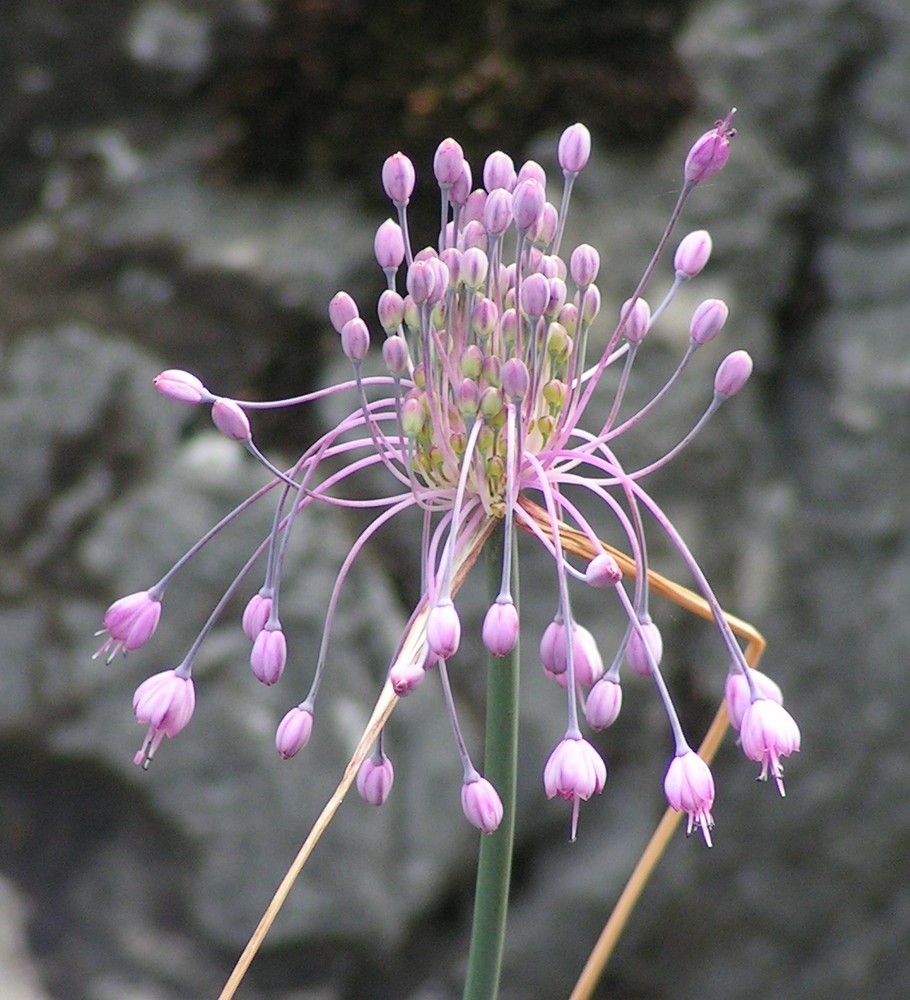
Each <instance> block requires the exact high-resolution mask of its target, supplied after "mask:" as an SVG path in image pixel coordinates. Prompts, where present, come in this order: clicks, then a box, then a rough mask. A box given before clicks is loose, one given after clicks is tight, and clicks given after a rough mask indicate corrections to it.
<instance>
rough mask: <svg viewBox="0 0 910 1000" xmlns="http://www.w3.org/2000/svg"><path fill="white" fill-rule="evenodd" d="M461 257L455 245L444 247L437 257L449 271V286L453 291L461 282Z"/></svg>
mask: <svg viewBox="0 0 910 1000" xmlns="http://www.w3.org/2000/svg"><path fill="white" fill-rule="evenodd" d="M461 258H462V253H461V251H460V250H457V249H456V248H455V247H446V248H445V250H443V251H442V253H441V254H440V255H439V259H440V260H441V261H442V263H443V264H444V265H445V268H446V270H447V271H448V272H449V288H450V289H451V290H452V291H455V289H456V288H458V286H459V284H460V283H461V280H462V277H461Z"/></svg>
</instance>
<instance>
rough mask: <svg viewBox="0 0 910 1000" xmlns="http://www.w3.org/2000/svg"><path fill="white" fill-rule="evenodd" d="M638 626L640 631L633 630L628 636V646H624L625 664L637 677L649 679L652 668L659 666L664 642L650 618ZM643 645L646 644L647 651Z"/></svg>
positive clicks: (637, 629)
mask: <svg viewBox="0 0 910 1000" xmlns="http://www.w3.org/2000/svg"><path fill="white" fill-rule="evenodd" d="M639 624H640V626H641V627H640V629H639V628H633V629H632V634H631V635H630V636H629V644H628V646H626V662H627V663H628V664H629V666H630V667H631V668H632V669H633V670H634V671H635V673H636V674H638V676H639V677H650V675H651V673H652V670H653V667H654V666H657V667H659V666H660V658H661V657H662V656H663V652H664V641H663V638H662V637H661V634H660V629H659V628H658V627H657V626H656V625H655V624H654V622H652V621H651V619H650V618H648V619H645V620H643V621H641V622H640V623H639ZM645 643H647V649H646V648H645ZM649 654H650V655H649ZM652 662H653V666H652Z"/></svg>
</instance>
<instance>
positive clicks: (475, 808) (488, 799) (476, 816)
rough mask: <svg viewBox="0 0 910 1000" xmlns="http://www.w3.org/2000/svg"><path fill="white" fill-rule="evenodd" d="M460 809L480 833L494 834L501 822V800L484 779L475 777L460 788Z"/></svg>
mask: <svg viewBox="0 0 910 1000" xmlns="http://www.w3.org/2000/svg"><path fill="white" fill-rule="evenodd" d="M461 808H462V811H463V812H464V815H465V819H467V821H468V822H469V823H470V824H471V826H476V827H477V829H478V830H480V832H481V833H487V834H489V833H494V832H495V831H496V829H497V827H498V826H499V824H500V823H501V822H502V800H501V799H500V797H499V795H498V794H497V793H496V789H495V788H494V787H493V786H492V785H491V784H490V782H489V781H487V779H486V778H481V777H479V776H476V777H475V778H474V779H473V780H471V781H466V782H465V783H464V784H463V785H462V786H461Z"/></svg>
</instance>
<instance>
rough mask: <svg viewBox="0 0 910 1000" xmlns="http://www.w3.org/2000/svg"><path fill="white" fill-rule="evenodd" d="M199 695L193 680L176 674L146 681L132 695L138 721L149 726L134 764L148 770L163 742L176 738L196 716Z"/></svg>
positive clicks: (165, 673) (165, 672) (172, 671)
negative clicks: (195, 710) (194, 715)
mask: <svg viewBox="0 0 910 1000" xmlns="http://www.w3.org/2000/svg"><path fill="white" fill-rule="evenodd" d="M195 707H196V692H195V689H194V687H193V681H192V678H190V677H189V676H184V674H183V673H178V672H177V670H164V671H162V672H161V673H160V674H155V675H154V676H153V677H149V678H148V680H145V681H143V682H142V683H141V684H140V685H139V687H138V688H136V693H135V694H134V695H133V712H134V713H135V715H136V721H137V722H142V723H146V724H147V725H148V730H147V732H146V735H145V739H144V740H143V743H142V747H141V749H140V750H139V752H138V753H137V754H136V756H135V757H134V758H133V761H134V763H136V764H137V765H139V766H140V767H142V768H148V766H149V764H150V763H151V761H152V758H153V757H154V756H155V752H156V750H157V749H158V747H159V745H160V743H161V740H162V739H163V738H164V737H165V736H167V737H168V739H172V738H173V737H174V736H176V735H177V734H178V733H179V732H180V731H181V730H182V729H183V728H184V726H186V724H187V723H188V722H189V721H190V718H191V717H192V715H193V709H194V708H195Z"/></svg>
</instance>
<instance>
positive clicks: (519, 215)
mask: <svg viewBox="0 0 910 1000" xmlns="http://www.w3.org/2000/svg"><path fill="white" fill-rule="evenodd" d="M546 200H547V196H546V194H545V193H544V189H543V186H542V185H541V184H540V182H539V181H536V180H534V179H533V178H528V179H526V180H522V181H519V182H518V183H517V184H516V185H515V190H514V191H513V192H512V216H513V217H514V219H515V228H516V229H517V230H518V231H519V232H520V233H523V232H525V231H526V230H528V229H530V228H531V227H532V226H533V225H534V223H535V222H537V219H538V217H539V216H540V213H541V212H542V211H543V206H544V202H545V201H546Z"/></svg>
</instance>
